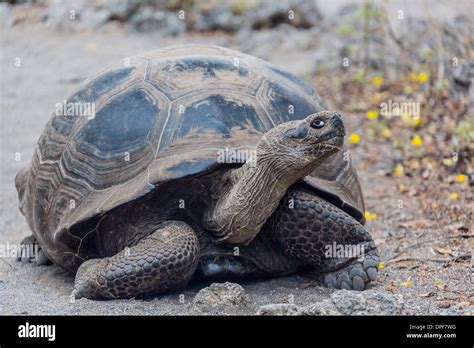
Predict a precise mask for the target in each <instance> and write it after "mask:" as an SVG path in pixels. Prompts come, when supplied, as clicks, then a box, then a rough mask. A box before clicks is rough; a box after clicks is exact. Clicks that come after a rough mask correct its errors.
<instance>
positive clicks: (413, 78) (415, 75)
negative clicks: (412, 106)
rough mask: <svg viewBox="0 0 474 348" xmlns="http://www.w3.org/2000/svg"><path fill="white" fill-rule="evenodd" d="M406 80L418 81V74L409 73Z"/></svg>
mask: <svg viewBox="0 0 474 348" xmlns="http://www.w3.org/2000/svg"><path fill="white" fill-rule="evenodd" d="M408 78H409V79H410V80H411V81H414V82H416V81H418V74H417V73H416V72H414V71H411V72H410V73H409V74H408Z"/></svg>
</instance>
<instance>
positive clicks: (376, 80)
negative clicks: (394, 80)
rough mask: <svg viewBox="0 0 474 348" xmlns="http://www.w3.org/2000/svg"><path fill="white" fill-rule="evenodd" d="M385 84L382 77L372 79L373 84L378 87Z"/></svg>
mask: <svg viewBox="0 0 474 348" xmlns="http://www.w3.org/2000/svg"><path fill="white" fill-rule="evenodd" d="M382 83H383V77H382V76H375V77H373V78H372V84H373V85H374V86H376V87H379V86H380V85H381V84H382Z"/></svg>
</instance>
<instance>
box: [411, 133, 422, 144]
mask: <svg viewBox="0 0 474 348" xmlns="http://www.w3.org/2000/svg"><path fill="white" fill-rule="evenodd" d="M410 142H411V144H412V145H413V146H421V145H422V144H423V140H422V139H421V137H420V136H419V135H415V136H413V138H411V141H410Z"/></svg>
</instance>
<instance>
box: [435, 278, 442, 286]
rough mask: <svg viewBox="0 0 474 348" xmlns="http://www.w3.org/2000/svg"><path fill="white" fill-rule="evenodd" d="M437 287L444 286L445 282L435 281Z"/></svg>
mask: <svg viewBox="0 0 474 348" xmlns="http://www.w3.org/2000/svg"><path fill="white" fill-rule="evenodd" d="M435 285H436V286H443V285H444V282H443V281H442V280H439V279H437V280H436V281H435Z"/></svg>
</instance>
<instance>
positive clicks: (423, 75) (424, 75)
mask: <svg viewBox="0 0 474 348" xmlns="http://www.w3.org/2000/svg"><path fill="white" fill-rule="evenodd" d="M429 76H430V75H428V74H427V73H425V72H421V73H419V74H418V82H419V83H425V82H426V81H428V77H429Z"/></svg>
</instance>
